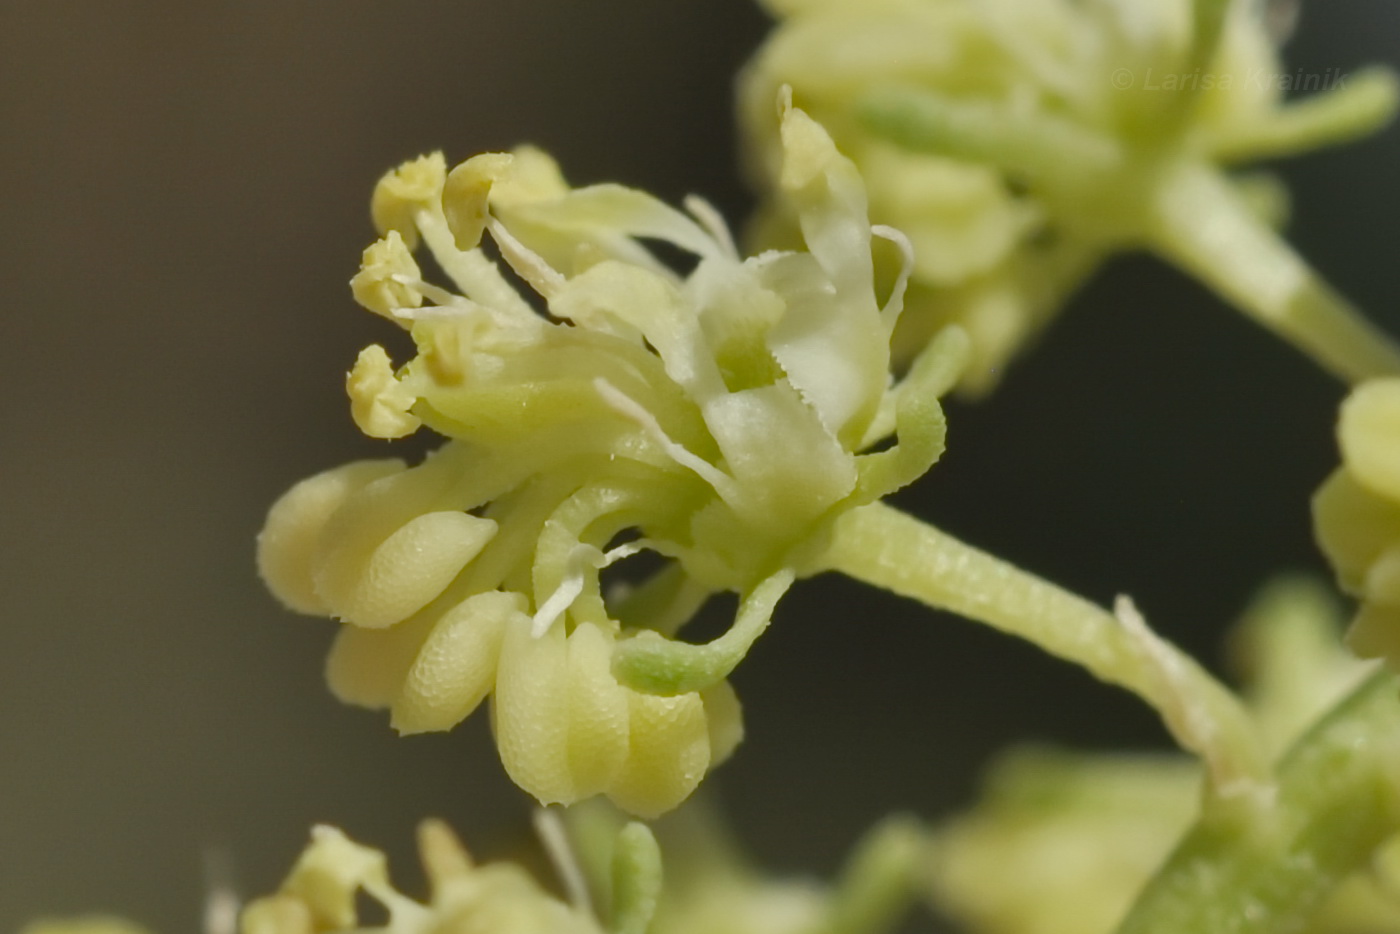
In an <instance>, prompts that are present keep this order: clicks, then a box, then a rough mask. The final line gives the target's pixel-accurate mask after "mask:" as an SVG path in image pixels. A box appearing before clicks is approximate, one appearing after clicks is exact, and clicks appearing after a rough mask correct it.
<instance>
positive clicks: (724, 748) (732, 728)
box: [700, 681, 744, 768]
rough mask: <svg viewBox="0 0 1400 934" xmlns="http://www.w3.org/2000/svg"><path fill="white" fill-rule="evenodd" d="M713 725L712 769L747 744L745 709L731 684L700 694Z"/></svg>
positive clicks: (711, 741)
mask: <svg viewBox="0 0 1400 934" xmlns="http://www.w3.org/2000/svg"><path fill="white" fill-rule="evenodd" d="M700 698H701V699H702V700H703V701H704V702H705V718H706V720H708V721H709V726H710V768H714V767H715V766H717V765H721V764H723V763H724V762H725V760H727V759H728V758H729V757H730V756H731V755H733V754H734V750H735V749H738V748H739V744H740V743H741V742H743V741H744V710H743V706H742V705H741V704H740V703H739V695H738V694H735V693H734V688H733V687H731V686H730V684H729V682H728V681H721V682H720V683H719V684H716V685H715V686H714V687H711V688H707V689H706V690H704V691H701V692H700Z"/></svg>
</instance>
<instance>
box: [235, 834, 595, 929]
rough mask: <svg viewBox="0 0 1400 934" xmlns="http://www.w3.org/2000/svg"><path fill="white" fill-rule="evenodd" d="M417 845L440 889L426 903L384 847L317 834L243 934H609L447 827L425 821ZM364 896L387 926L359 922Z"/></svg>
mask: <svg viewBox="0 0 1400 934" xmlns="http://www.w3.org/2000/svg"><path fill="white" fill-rule="evenodd" d="M418 842H419V848H420V852H421V855H422V859H423V866H424V869H425V870H426V872H427V876H428V881H429V884H430V885H431V890H432V891H431V897H430V898H429V899H428V900H427V901H426V902H419V901H416V900H415V899H412V898H409V897H408V896H406V895H404V894H402V893H400V892H399V891H398V890H397V889H396V888H395V887H394V886H393V885H392V884H390V881H389V872H388V867H387V861H386V859H385V857H384V854H383V853H381V852H380V851H379V850H375V849H371V848H369V847H366V846H361V845H360V844H358V843H355V842H353V841H352V840H350V839H349V838H348V837H346V836H345V834H343V833H341V832H340V831H339V830H337V829H335V828H334V827H317V828H316V829H315V831H313V833H312V839H311V844H310V845H309V846H308V847H307V848H306V851H305V852H304V853H302V855H301V858H300V859H299V860H298V861H297V863H296V865H295V866H294V867H293V869H292V871H291V873H290V874H289V875H288V876H287V878H286V880H285V881H284V882H283V883H282V887H281V889H280V890H279V891H278V892H277V893H276V894H274V895H270V896H267V897H265V898H260V899H257V900H256V901H254V902H252V903H250V904H249V905H248V906H247V907H245V908H244V909H243V912H242V916H241V918H240V929H241V934H352V932H365V934H369V932H379V934H441V932H448V931H451V932H453V934H507V932H508V934H603V928H602V927H601V926H600V925H599V923H598V921H597V920H596V919H595V918H594V917H593V915H592V914H591V912H589V911H588V910H586V909H585V908H583V907H580V906H576V905H570V904H567V903H565V902H562V901H560V900H559V899H557V898H555V897H554V896H553V895H550V894H549V893H548V892H546V891H545V890H544V889H543V888H542V887H541V886H540V884H539V883H538V882H536V881H535V879H534V878H533V877H532V876H531V875H530V874H529V873H528V872H526V871H525V870H524V869H523V868H521V867H520V866H517V865H515V864H514V863H504V862H502V863H490V864H486V865H477V864H475V863H474V862H473V861H472V859H471V857H470V856H469V855H468V854H467V851H466V850H465V849H463V847H462V845H461V843H460V842H458V840H457V838H456V837H455V836H454V835H453V834H452V832H451V831H450V830H449V829H448V828H447V827H446V825H444V824H441V823H439V822H437V821H427V822H425V823H424V824H423V825H422V826H421V827H420V828H419V835H418ZM362 893H363V895H367V896H369V897H370V898H372V899H373V900H374V901H376V902H378V903H379V904H380V905H381V906H383V908H384V909H385V911H387V912H388V921H387V922H385V923H383V924H379V923H376V924H373V925H368V924H364V923H362V922H361V920H360V904H359V900H360V897H361V894H362Z"/></svg>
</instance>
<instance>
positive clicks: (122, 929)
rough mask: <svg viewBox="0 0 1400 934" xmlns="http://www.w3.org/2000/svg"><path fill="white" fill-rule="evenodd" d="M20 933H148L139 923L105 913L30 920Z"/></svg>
mask: <svg viewBox="0 0 1400 934" xmlns="http://www.w3.org/2000/svg"><path fill="white" fill-rule="evenodd" d="M20 934H148V932H147V930H146V929H145V928H143V927H141V925H139V924H133V923H132V922H130V921H127V920H125V919H122V918H113V917H109V916H107V915H89V916H86V917H80V918H49V919H45V920H42V921H32V922H30V923H29V924H26V925H25V926H24V927H23V928H22V929H20Z"/></svg>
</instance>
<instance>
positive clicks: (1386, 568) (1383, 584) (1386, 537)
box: [1313, 379, 1400, 667]
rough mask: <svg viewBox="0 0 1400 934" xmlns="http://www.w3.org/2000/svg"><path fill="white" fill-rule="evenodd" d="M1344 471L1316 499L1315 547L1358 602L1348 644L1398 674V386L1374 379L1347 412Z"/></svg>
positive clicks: (1342, 436) (1342, 431)
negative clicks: (1320, 551)
mask: <svg viewBox="0 0 1400 934" xmlns="http://www.w3.org/2000/svg"><path fill="white" fill-rule="evenodd" d="M1337 433H1338V437H1339V440H1340V442H1341V449H1342V466H1341V467H1339V468H1338V469H1337V470H1336V471H1335V472H1333V474H1332V476H1331V477H1329V478H1328V479H1327V482H1326V483H1324V484H1323V485H1322V488H1321V489H1319V490H1318V492H1317V495H1316V496H1315V497H1314V498H1313V514H1314V519H1315V521H1316V528H1317V537H1318V542H1319V543H1320V544H1321V546H1322V550H1323V551H1324V552H1325V553H1326V555H1327V558H1328V560H1329V561H1331V562H1332V566H1333V568H1334V569H1335V570H1336V572H1337V577H1338V578H1339V580H1340V582H1341V585H1342V587H1343V589H1345V590H1346V591H1347V592H1348V593H1350V594H1353V595H1355V596H1356V597H1357V598H1358V599H1360V601H1361V608H1360V610H1359V611H1358V613H1357V615H1356V618H1355V620H1354V622H1353V623H1352V628H1351V632H1350V633H1349V634H1348V641H1349V642H1350V644H1351V647H1352V648H1353V649H1355V650H1356V651H1357V652H1359V653H1360V654H1361V655H1364V656H1367V657H1372V658H1375V657H1383V658H1385V659H1386V660H1387V661H1388V662H1389V663H1390V664H1391V665H1392V666H1393V667H1400V380H1395V379H1387V380H1374V381H1372V382H1369V383H1364V384H1363V385H1361V386H1360V387H1358V388H1357V389H1356V390H1355V391H1354V392H1352V394H1351V396H1350V397H1349V398H1348V399H1347V400H1346V402H1345V403H1344V404H1343V405H1342V412H1341V419H1340V423H1339V425H1338V432H1337Z"/></svg>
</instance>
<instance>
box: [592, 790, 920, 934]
mask: <svg viewBox="0 0 1400 934" xmlns="http://www.w3.org/2000/svg"><path fill="white" fill-rule="evenodd" d="M568 822H569V827H570V830H571V832H572V836H573V838H574V839H575V840H576V841H577V844H578V846H577V849H578V853H579V857H580V859H581V862H582V865H583V869H584V872H585V873H586V874H587V875H588V876H589V877H590V878H591V879H592V880H593V882H594V887H595V888H599V889H605V888H606V887H607V886H606V883H605V880H606V878H607V873H608V861H609V851H610V849H611V845H610V844H611V841H612V839H613V838H614V837H615V836H616V834H617V832H618V831H617V828H618V826H619V825H620V823H621V821H620V819H619V817H618V815H617V814H616V813H615V812H614V813H609V811H608V810H607V809H606V808H602V807H595V806H591V805H584V806H580V807H576V808H570V809H569V814H568ZM656 834H657V839H658V842H659V845H660V846H661V848H662V851H663V853H664V854H665V857H666V873H665V880H664V883H663V885H662V887H661V891H660V898H659V900H658V902H657V907H656V917H655V920H654V921H653V922H652V926H651V927H650V928H649V929H648V931H647V934H885V932H888V931H891V930H894V929H895V928H897V927H898V926H899V923H900V921H901V920H902V919H903V917H904V916H905V915H906V914H908V912H909V909H910V907H911V906H912V905H913V903H914V901H915V898H916V890H915V883H916V881H917V879H918V878H919V875H920V869H921V867H922V865H923V864H924V862H925V861H926V858H927V843H928V840H927V834H926V831H925V830H924V828H923V827H922V826H921V825H920V824H919V823H918V822H917V821H915V820H913V819H912V818H908V817H891V818H887V819H885V820H883V821H881V822H880V823H878V824H877V825H875V826H874V827H873V828H871V829H870V831H869V832H867V833H866V834H865V836H864V837H863V838H862V839H861V840H860V841H859V842H858V843H857V845H856V847H855V848H854V850H853V851H852V853H851V855H850V856H849V858H848V859H847V860H846V864H845V866H844V868H843V871H842V872H841V874H840V875H839V877H838V878H837V879H835V880H833V881H831V882H824V881H819V880H817V879H811V878H800V877H781V876H774V875H771V874H769V873H765V872H764V871H762V870H761V869H759V868H758V867H756V866H755V865H753V863H752V861H751V860H750V858H749V857H748V854H746V853H745V852H743V849H742V847H740V845H739V844H738V843H737V842H736V841H735V840H734V839H733V837H732V835H731V832H730V829H729V827H728V826H727V825H726V824H725V823H724V821H723V819H722V818H721V817H720V816H719V815H718V814H717V813H716V812H715V811H714V810H712V809H711V808H710V807H708V806H707V804H706V802H704V801H700V802H693V803H689V804H687V805H686V806H685V807H683V808H681V809H680V810H678V811H677V812H676V813H674V814H670V815H667V816H666V818H665V819H663V820H662V821H660V822H659V823H658V824H657V826H656Z"/></svg>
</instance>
